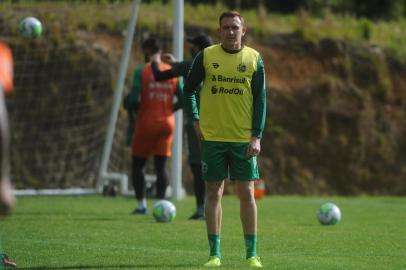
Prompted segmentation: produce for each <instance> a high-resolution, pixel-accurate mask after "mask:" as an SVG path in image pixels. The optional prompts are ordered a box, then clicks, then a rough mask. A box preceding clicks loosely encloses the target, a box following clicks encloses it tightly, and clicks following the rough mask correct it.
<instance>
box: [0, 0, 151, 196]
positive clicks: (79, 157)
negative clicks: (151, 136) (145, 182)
mask: <svg viewBox="0 0 406 270" xmlns="http://www.w3.org/2000/svg"><path fill="white" fill-rule="evenodd" d="M97 2H99V1H97ZM97 2H96V1H94V2H93V4H92V3H91V2H90V3H88V2H84V3H76V2H75V3H72V4H67V3H63V2H59V1H58V2H57V1H55V2H54V1H38V3H36V1H29V2H27V3H23V2H22V3H20V4H19V3H18V2H17V3H11V2H7V3H4V4H2V5H0V40H1V41H3V42H6V43H7V44H8V45H9V46H10V47H11V49H12V52H13V57H14V90H13V93H12V94H11V95H9V96H8V97H7V100H6V103H7V109H8V113H9V121H10V132H11V144H12V145H11V168H12V169H11V170H12V172H11V173H12V179H13V183H14V185H15V187H16V188H17V189H31V188H34V189H43V188H47V189H48V188H53V189H54V188H72V187H81V188H94V187H96V182H97V177H98V170H99V166H100V159H101V154H102V151H103V145H104V142H105V136H106V132H107V131H106V129H107V126H108V119H109V115H110V113H111V107H112V100H113V95H114V86H115V83H116V82H115V80H116V77H117V71H118V65H119V61H120V57H121V54H122V48H123V42H124V40H125V29H126V26H127V22H128V20H129V16H130V10H131V8H130V7H131V3H130V2H127V3H126V4H121V5H114V6H113V4H108V3H107V4H97ZM101 2H103V1H101ZM28 16H33V17H37V18H38V19H39V20H40V21H41V22H42V23H43V29H44V32H43V35H42V36H41V37H40V38H37V39H27V38H23V37H22V36H21V35H20V34H19V32H18V24H19V22H20V21H21V20H22V19H23V18H25V17H28ZM79 18H80V19H79ZM142 33H145V31H144V30H142V29H137V30H136V37H135V40H134V45H135V46H134V47H139V46H138V45H139V43H140V40H141V36H142ZM133 53H135V54H137V53H138V54H139V52H133ZM132 56H134V55H132ZM132 59H138V61H139V60H142V58H141V57H132ZM135 64H136V63H135V61H134V60H132V61H130V65H129V69H128V70H129V71H128V76H127V78H129V79H128V82H126V85H127V88H128V86H129V85H130V81H131V73H132V70H133V67H134V66H135ZM127 91H128V90H127ZM127 126H128V119H127V114H126V112H125V111H124V110H123V109H120V112H119V116H118V122H117V125H116V131H115V136H114V140H113V147H112V151H111V157H110V161H109V165H108V170H109V171H113V172H120V173H126V174H130V172H129V170H130V152H129V149H128V147H127V146H126V134H127Z"/></svg>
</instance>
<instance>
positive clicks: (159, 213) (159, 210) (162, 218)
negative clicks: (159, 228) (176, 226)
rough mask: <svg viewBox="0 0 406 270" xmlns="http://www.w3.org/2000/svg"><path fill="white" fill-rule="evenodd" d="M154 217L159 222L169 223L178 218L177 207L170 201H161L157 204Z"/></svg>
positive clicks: (153, 213)
mask: <svg viewBox="0 0 406 270" xmlns="http://www.w3.org/2000/svg"><path fill="white" fill-rule="evenodd" d="M152 215H153V216H154V218H155V220H156V221H157V222H169V221H172V220H174V219H175V217H176V207H175V205H173V203H171V202H170V201H166V200H161V201H158V202H157V203H155V205H154V209H153V212H152Z"/></svg>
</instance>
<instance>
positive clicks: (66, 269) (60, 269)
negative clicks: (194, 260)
mask: <svg viewBox="0 0 406 270" xmlns="http://www.w3.org/2000/svg"><path fill="white" fill-rule="evenodd" d="M160 267H165V269H172V268H173V269H175V268H176V269H178V268H186V269H191V268H193V267H196V265H192V264H176V265H161V264H159V265H158V264H121V265H72V266H68V265H65V266H57V267H55V266H36V267H18V268H17V269H19V270H76V269H124V268H126V269H128V268H133V269H139V268H160Z"/></svg>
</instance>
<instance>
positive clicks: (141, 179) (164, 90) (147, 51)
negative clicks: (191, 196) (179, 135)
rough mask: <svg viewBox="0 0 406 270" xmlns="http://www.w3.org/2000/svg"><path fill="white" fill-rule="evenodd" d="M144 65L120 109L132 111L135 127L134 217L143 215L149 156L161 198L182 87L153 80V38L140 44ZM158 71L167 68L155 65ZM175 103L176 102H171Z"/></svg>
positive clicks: (155, 52) (156, 52)
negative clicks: (175, 113)
mask: <svg viewBox="0 0 406 270" xmlns="http://www.w3.org/2000/svg"><path fill="white" fill-rule="evenodd" d="M142 49H143V52H144V56H145V60H146V61H147V63H146V64H145V65H143V66H138V67H137V68H136V69H135V72H134V78H133V88H132V91H131V93H130V94H129V95H128V96H127V97H126V98H125V100H124V106H125V108H126V109H127V110H128V111H129V112H130V113H131V112H134V111H135V112H136V120H135V128H134V134H133V137H132V180H133V185H134V190H135V197H136V199H137V202H138V205H137V206H136V208H135V210H134V211H133V213H134V214H146V212H147V208H146V185H145V176H144V172H143V169H144V166H145V163H146V160H147V158H148V157H149V156H154V163H155V171H156V176H157V190H156V192H157V193H156V198H158V199H162V198H164V197H165V192H166V187H167V185H168V176H167V172H166V169H165V165H166V160H167V159H168V157H170V155H171V147H172V142H173V133H174V130H175V117H174V114H173V113H174V111H176V110H177V109H180V108H181V107H182V101H183V95H182V87H181V85H180V84H179V81H178V80H177V79H176V78H173V79H170V80H166V81H160V82H158V81H155V80H154V76H153V74H152V70H151V60H152V59H154V60H158V61H159V59H160V47H159V44H158V41H157V40H156V39H154V38H150V39H147V40H146V41H144V42H143V44H142ZM159 66H160V69H161V70H165V69H169V68H170V66H169V65H167V64H164V63H159ZM175 100H177V101H176V102H175Z"/></svg>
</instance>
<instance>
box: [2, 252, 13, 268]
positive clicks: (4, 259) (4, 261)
mask: <svg viewBox="0 0 406 270" xmlns="http://www.w3.org/2000/svg"><path fill="white" fill-rule="evenodd" d="M0 257H1V263H2V264H3V266H6V267H17V264H16V263H15V262H13V261H12V260H10V259H9V257H8V256H7V255H6V254H0ZM0 268H1V267H0ZM1 269H2V268H1Z"/></svg>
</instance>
